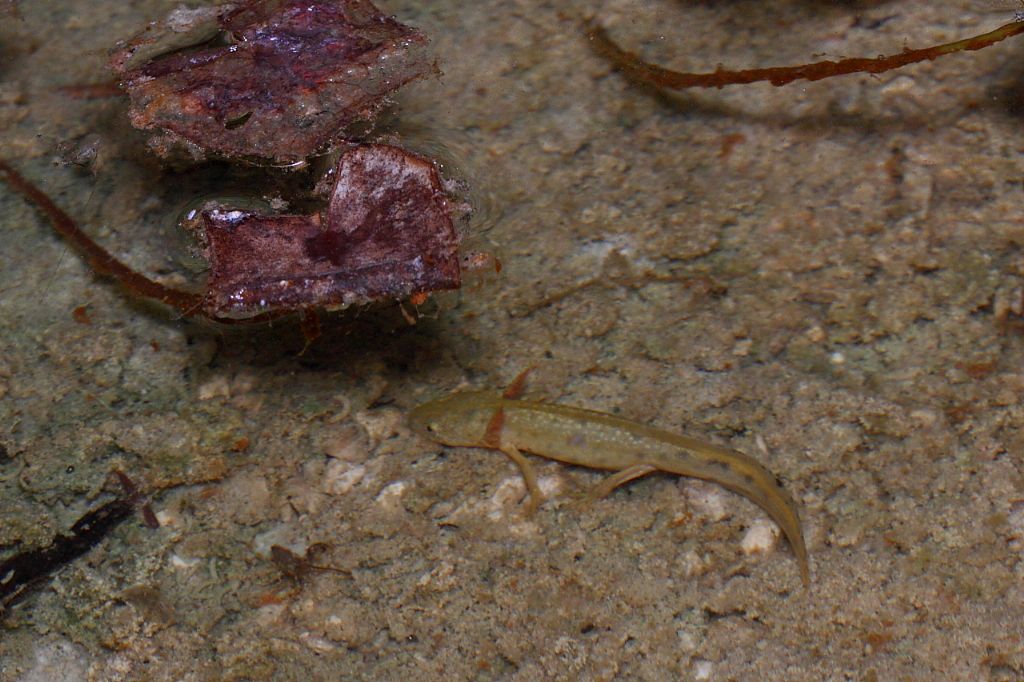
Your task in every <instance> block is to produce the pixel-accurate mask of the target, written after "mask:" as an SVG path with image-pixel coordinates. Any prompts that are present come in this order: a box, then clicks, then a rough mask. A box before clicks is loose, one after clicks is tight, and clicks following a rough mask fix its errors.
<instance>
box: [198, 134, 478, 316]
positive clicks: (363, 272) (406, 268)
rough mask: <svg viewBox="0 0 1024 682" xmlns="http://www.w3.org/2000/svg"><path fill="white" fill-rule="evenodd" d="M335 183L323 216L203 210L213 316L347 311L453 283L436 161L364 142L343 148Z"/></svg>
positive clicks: (456, 278)
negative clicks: (323, 310) (358, 306)
mask: <svg viewBox="0 0 1024 682" xmlns="http://www.w3.org/2000/svg"><path fill="white" fill-rule="evenodd" d="M332 182H333V183H334V184H333V189H332V191H331V195H330V198H329V204H328V206H327V208H326V210H325V211H324V212H323V213H320V214H312V215H266V214H261V213H257V212H252V211H243V210H235V209H231V208H229V207H216V208H209V209H207V210H205V211H204V212H203V214H202V218H203V220H202V230H201V234H200V235H198V236H199V238H200V240H201V241H202V242H203V243H204V244H205V253H204V255H205V257H206V259H207V261H209V263H210V267H211V270H210V273H209V276H208V279H207V285H206V286H207V293H206V296H205V298H204V301H203V308H204V309H205V310H206V311H207V312H208V313H209V314H210V315H211V316H216V317H247V316H252V315H254V314H264V313H267V312H272V311H276V310H296V309H303V308H314V307H324V308H328V309H335V308H346V307H348V306H351V305H360V304H366V303H370V302H373V301H378V300H387V299H403V298H406V297H409V296H414V295H418V294H424V293H427V292H430V291H437V290H441V289H457V288H458V287H459V285H460V270H459V256H458V245H459V237H458V233H457V232H456V230H455V227H454V225H453V224H452V218H451V208H450V206H449V200H448V198H447V195H446V193H445V191H444V188H443V186H442V184H441V179H440V177H439V176H438V173H437V169H436V168H435V166H434V164H433V163H431V162H430V161H429V160H427V159H424V158H422V157H419V156H416V155H415V154H412V153H410V152H407V151H405V150H403V149H400V148H398V147H393V146H390V145H382V144H371V145H361V146H357V147H353V148H351V149H349V150H348V151H346V152H345V153H344V154H342V156H341V157H340V159H339V160H338V163H337V165H336V166H335V169H334V173H333V178H332Z"/></svg>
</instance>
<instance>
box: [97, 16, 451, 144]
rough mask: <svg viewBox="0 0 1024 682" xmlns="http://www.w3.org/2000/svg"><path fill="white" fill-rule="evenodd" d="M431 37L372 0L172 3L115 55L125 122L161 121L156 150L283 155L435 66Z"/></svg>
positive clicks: (326, 134)
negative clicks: (190, 6)
mask: <svg viewBox="0 0 1024 682" xmlns="http://www.w3.org/2000/svg"><path fill="white" fill-rule="evenodd" d="M218 43H219V44H218ZM426 44H427V38H426V37H425V36H424V35H423V34H422V33H420V32H419V31H417V30H415V29H413V28H410V27H408V26H404V25H402V24H400V23H399V22H397V21H395V20H394V19H392V18H390V17H387V16H384V15H383V14H381V12H380V11H379V10H378V9H377V8H376V7H375V6H374V5H373V4H372V3H371V2H369V0H248V1H246V2H236V3H228V4H225V5H221V6H219V7H215V8H203V9H198V10H187V9H179V10H176V11H175V12H172V13H171V15H170V16H169V17H168V18H167V19H166V20H164V21H163V22H156V23H154V24H151V25H150V26H149V27H148V28H147V30H146V31H145V32H143V33H142V34H140V35H139V36H137V37H135V38H133V39H132V40H129V41H128V42H127V43H125V44H123V45H122V46H120V48H119V49H117V50H116V51H115V52H114V53H113V55H112V56H111V60H110V64H111V67H112V68H113V69H114V71H115V72H116V73H117V74H118V75H119V77H120V78H121V85H122V87H124V89H125V90H127V92H128V94H129V96H130V97H131V102H132V106H131V112H130V117H131V122H132V125H134V126H135V127H137V128H142V129H159V130H162V131H164V134H163V135H162V136H158V137H156V138H154V140H152V144H153V146H154V148H155V149H156V150H157V151H158V152H159V153H161V154H163V155H168V154H169V153H170V152H171V151H172V150H175V149H177V148H179V147H181V146H184V147H185V148H186V149H187V150H188V151H189V153H191V155H192V156H194V157H196V158H201V157H202V156H204V155H205V154H208V153H212V154H216V155H220V156H224V157H256V158H262V159H269V160H271V161H272V162H274V163H280V164H289V163H296V162H299V161H302V160H303V159H305V158H307V157H309V156H310V155H312V154H314V153H316V152H318V151H322V150H324V149H325V148H327V147H329V146H330V145H331V144H332V143H334V142H336V141H337V140H339V139H340V136H341V135H342V134H343V133H344V129H345V127H346V126H348V125H349V124H351V123H353V122H354V121H357V120H369V119H371V118H373V116H374V115H375V114H376V113H377V112H378V111H379V110H380V109H381V108H382V107H383V106H384V105H385V103H386V97H387V95H388V94H389V93H391V92H393V91H395V90H397V89H398V88H399V87H401V86H402V85H404V84H406V83H408V82H409V81H412V80H414V79H417V78H420V77H423V76H425V75H428V74H430V73H433V72H435V71H436V66H435V65H434V63H433V62H432V61H430V60H429V59H428V58H427V56H426V54H425V49H424V48H425V46H426ZM184 45H190V47H184ZM182 48H184V49H182ZM155 54H156V55H160V56H154V55H155Z"/></svg>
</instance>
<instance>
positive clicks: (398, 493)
mask: <svg viewBox="0 0 1024 682" xmlns="http://www.w3.org/2000/svg"><path fill="white" fill-rule="evenodd" d="M407 487H409V484H408V483H406V482H405V481H395V482H394V483H391V484H389V485H386V486H384V489H383V490H381V491H380V492H379V493H378V494H377V497H376V499H374V502H376V503H377V504H379V505H381V506H382V507H388V508H395V507H397V506H398V505H399V502H400V501H401V499H402V495H403V494H404V493H405V489H406V488H407Z"/></svg>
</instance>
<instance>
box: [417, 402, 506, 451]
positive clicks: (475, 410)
mask: <svg viewBox="0 0 1024 682" xmlns="http://www.w3.org/2000/svg"><path fill="white" fill-rule="evenodd" d="M500 404H501V394H500V393H498V392H497V391H463V392H460V393H452V394H451V395H448V396H445V397H444V398H439V399H438V400H431V401H430V402H428V403H423V404H422V405H420V406H418V407H416V408H415V409H413V411H412V412H410V413H409V425H410V426H411V427H412V428H413V430H415V431H417V432H418V433H420V435H422V436H424V437H426V438H429V439H430V440H433V441H436V442H438V443H442V444H444V445H462V446H468V447H478V446H480V445H483V439H484V433H485V432H486V431H487V425H488V424H489V423H490V421H491V418H492V417H493V416H494V413H495V412H496V411H497V409H498V407H499V405H500Z"/></svg>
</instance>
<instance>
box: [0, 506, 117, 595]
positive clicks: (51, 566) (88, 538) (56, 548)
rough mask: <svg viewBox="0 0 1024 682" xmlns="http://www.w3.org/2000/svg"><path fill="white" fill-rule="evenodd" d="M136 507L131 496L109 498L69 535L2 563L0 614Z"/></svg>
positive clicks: (94, 542)
mask: <svg viewBox="0 0 1024 682" xmlns="http://www.w3.org/2000/svg"><path fill="white" fill-rule="evenodd" d="M134 511H135V502H134V501H133V500H131V499H124V498H122V499H117V500H113V501H111V502H107V503H106V504H104V505H102V506H100V507H97V508H96V509H93V510H92V511H90V512H89V513H87V514H86V515H85V516H83V517H82V518H80V519H79V520H78V521H76V522H75V524H74V525H73V526H71V533H70V535H58V536H57V537H55V538H54V539H53V542H52V543H50V545H49V546H47V547H43V548H42V549H33V550H29V551H26V552H22V553H20V554H16V555H14V556H12V557H10V558H8V559H6V560H4V561H3V562H2V563H0V614H2V613H3V612H4V610H5V609H6V608H8V607H9V606H11V605H12V604H13V603H14V602H16V601H17V600H18V599H20V598H21V597H23V596H24V595H25V594H26V593H27V592H28V591H29V590H30V589H31V588H32V587H35V586H36V585H39V584H40V583H41V582H42V581H43V580H45V579H46V578H48V577H49V576H51V575H52V574H53V573H55V572H56V571H57V570H58V569H60V568H61V567H63V566H64V565H65V564H68V563H70V562H71V561H74V560H75V559H77V558H78V557H80V556H82V555H83V554H85V553H86V552H88V551H89V550H90V549H92V548H93V547H95V546H96V545H97V544H98V543H99V542H100V540H102V539H103V538H104V537H106V536H107V534H108V533H110V531H112V530H114V528H116V527H117V526H118V525H119V524H120V523H121V522H122V521H124V520H125V519H127V518H128V517H129V516H131V515H132V513H133V512H134Z"/></svg>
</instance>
